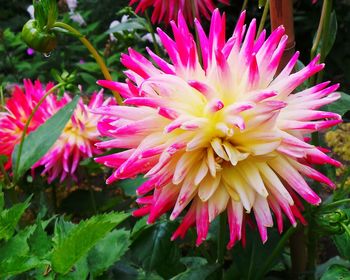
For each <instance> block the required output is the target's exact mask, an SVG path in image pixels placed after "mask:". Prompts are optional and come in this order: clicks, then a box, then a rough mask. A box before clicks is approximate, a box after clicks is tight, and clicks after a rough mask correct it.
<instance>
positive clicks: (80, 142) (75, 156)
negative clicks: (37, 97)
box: [33, 92, 111, 183]
mask: <svg viewBox="0 0 350 280" xmlns="http://www.w3.org/2000/svg"><path fill="white" fill-rule="evenodd" d="M64 100H65V102H69V101H70V100H71V98H70V97H69V96H68V95H66V96H65V97H64ZM110 101H111V99H107V100H106V101H103V95H102V92H99V93H98V94H93V95H92V97H91V100H90V102H89V104H88V105H85V104H84V103H83V101H82V100H80V101H79V103H78V106H77V108H76V109H75V111H74V114H73V116H72V118H71V120H70V121H69V122H68V124H67V125H66V127H65V129H64V131H63V132H62V134H61V136H60V137H59V139H58V140H57V142H56V143H55V144H54V145H53V147H52V148H51V149H50V150H49V151H48V153H47V154H46V155H45V156H44V157H43V158H42V159H40V160H39V161H38V162H37V163H36V164H35V165H34V166H33V168H36V167H39V166H44V170H43V171H42V174H43V175H44V174H47V175H48V182H49V183H51V182H52V181H53V180H55V179H56V178H59V180H60V182H62V181H63V180H64V179H66V178H67V176H70V177H72V178H73V179H76V178H75V172H76V170H77V167H78V164H79V162H80V161H81V160H82V159H85V158H89V157H92V156H93V155H98V154H100V153H101V150H99V149H97V148H96V147H95V144H96V143H97V142H98V141H99V139H98V137H99V132H98V130H97V123H98V121H99V120H100V119H101V116H99V115H96V114H93V113H92V112H91V110H94V109H96V108H98V107H100V106H102V105H104V106H106V105H107V104H109V103H110Z"/></svg>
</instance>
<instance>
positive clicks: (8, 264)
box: [0, 256, 42, 279]
mask: <svg viewBox="0 0 350 280" xmlns="http://www.w3.org/2000/svg"><path fill="white" fill-rule="evenodd" d="M41 264H42V262H41V261H40V260H39V259H38V258H36V257H28V256H20V257H18V256H14V257H11V258H9V259H7V260H6V261H4V262H1V263H0V278H1V279H4V278H5V277H8V276H13V275H17V274H21V273H23V272H25V271H28V270H31V269H33V268H36V267H38V266H40V265H41Z"/></svg>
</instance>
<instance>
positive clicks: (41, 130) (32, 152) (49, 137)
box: [12, 96, 79, 180]
mask: <svg viewBox="0 0 350 280" xmlns="http://www.w3.org/2000/svg"><path fill="white" fill-rule="evenodd" d="M78 101H79V96H75V97H74V99H73V100H72V101H71V102H70V103H68V104H67V105H66V106H64V107H63V108H62V109H60V110H59V111H58V112H57V113H56V114H55V115H53V116H52V117H51V118H50V119H48V120H47V121H46V122H45V123H44V124H42V125H41V126H39V127H38V128H37V129H36V130H35V131H33V132H31V133H30V134H28V135H27V137H26V138H25V140H24V142H23V149H22V154H21V159H20V162H19V166H18V167H17V166H16V164H17V163H16V160H17V154H18V145H16V147H15V149H14V151H13V153H12V166H13V170H15V172H14V179H15V180H18V179H19V178H20V177H21V176H22V175H23V174H24V173H25V172H26V171H27V170H28V169H29V168H31V167H32V165H33V164H34V163H36V162H37V161H38V160H39V159H41V158H42V157H43V156H44V155H45V154H46V153H47V151H48V150H49V149H50V148H51V147H52V145H53V144H54V143H55V142H56V140H57V139H58V137H60V135H61V133H62V131H63V129H64V128H65V126H66V124H67V123H68V121H69V120H70V118H71V116H72V114H73V112H74V109H75V107H76V106H77V103H78ZM48 132H49V133H48ZM16 171H17V172H16Z"/></svg>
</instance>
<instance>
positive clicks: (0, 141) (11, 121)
mask: <svg viewBox="0 0 350 280" xmlns="http://www.w3.org/2000/svg"><path fill="white" fill-rule="evenodd" d="M52 87H53V84H52V83H48V84H47V85H46V86H45V87H43V86H42V84H41V83H40V82H39V81H35V82H34V83H32V82H31V81H30V80H24V83H23V89H22V88H21V87H19V86H15V88H14V90H13V93H12V97H11V98H9V99H8V100H7V102H6V106H5V108H4V109H5V111H4V112H0V154H1V155H5V156H7V157H8V159H9V160H8V162H7V163H6V166H5V168H6V169H8V168H10V167H11V154H12V151H13V149H14V147H15V146H16V145H17V144H18V143H19V142H20V139H21V136H22V132H23V129H24V126H25V124H26V122H27V120H28V118H29V116H30V114H31V113H32V111H33V109H34V107H35V106H36V105H37V104H38V102H39V100H40V99H41V97H43V95H44V94H45V92H47V91H48V90H50V89H51V88H52ZM56 103H57V106H62V105H63V104H62V102H58V101H57V100H56V99H55V98H54V97H53V96H52V95H51V96H49V97H48V98H47V99H46V100H45V101H44V102H43V104H41V106H40V107H39V109H38V110H37V112H36V114H35V115H34V117H33V119H32V121H31V122H30V124H29V127H28V130H27V132H28V133H30V132H32V131H34V130H35V129H37V128H38V126H40V125H41V124H43V123H44V122H45V121H46V120H47V119H48V118H50V116H51V115H52V114H53V112H52V110H51V104H56Z"/></svg>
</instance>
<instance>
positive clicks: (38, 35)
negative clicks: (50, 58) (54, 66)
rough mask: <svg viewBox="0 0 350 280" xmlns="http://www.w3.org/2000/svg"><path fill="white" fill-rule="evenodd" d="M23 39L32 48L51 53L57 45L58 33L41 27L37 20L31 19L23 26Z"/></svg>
mask: <svg viewBox="0 0 350 280" xmlns="http://www.w3.org/2000/svg"><path fill="white" fill-rule="evenodd" d="M22 40H23V41H24V42H25V43H26V44H27V45H28V46H29V47H31V48H32V49H34V50H36V51H38V52H42V53H49V52H51V51H53V50H54V49H55V48H56V46H57V38H56V34H55V33H54V32H52V31H44V30H42V29H40V28H39V26H38V23H37V21H36V20H34V19H31V20H29V21H27V23H26V24H25V25H24V26H23V29H22Z"/></svg>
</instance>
